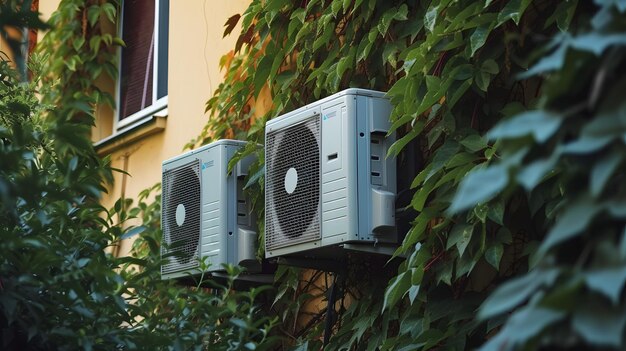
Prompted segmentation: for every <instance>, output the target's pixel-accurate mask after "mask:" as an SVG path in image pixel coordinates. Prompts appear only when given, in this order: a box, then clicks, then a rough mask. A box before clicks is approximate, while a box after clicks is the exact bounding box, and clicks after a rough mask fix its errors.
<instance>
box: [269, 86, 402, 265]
mask: <svg viewBox="0 0 626 351" xmlns="http://www.w3.org/2000/svg"><path fill="white" fill-rule="evenodd" d="M390 112H391V105H390V103H389V100H388V99H386V98H385V93H382V92H377V91H370V90H362V89H348V90H344V91H342V92H339V93H337V94H334V95H332V96H329V97H327V98H324V99H322V100H320V101H317V102H314V103H312V104H309V105H307V106H304V107H302V108H299V109H297V110H295V111H292V112H290V113H287V114H285V115H282V116H279V117H277V118H275V119H272V120H270V121H268V122H267V124H266V126H265V206H266V212H265V252H266V257H275V256H289V255H292V256H293V255H296V256H297V255H300V254H306V253H307V252H308V253H313V254H315V253H320V254H321V253H323V252H331V253H332V252H336V250H337V249H338V248H339V249H341V248H356V247H361V248H365V250H366V251H367V250H370V249H371V250H373V251H375V249H376V248H377V247H383V246H385V244H392V245H395V244H397V243H398V234H397V231H396V227H395V197H396V161H395V159H394V158H386V155H387V150H388V149H389V147H390V145H391V144H392V143H393V142H394V141H395V135H394V134H392V135H389V136H387V132H388V131H389V128H390V122H389V114H390ZM311 250H314V251H311Z"/></svg>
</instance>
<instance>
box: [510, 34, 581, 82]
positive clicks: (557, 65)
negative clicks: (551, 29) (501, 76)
mask: <svg viewBox="0 0 626 351" xmlns="http://www.w3.org/2000/svg"><path fill="white" fill-rule="evenodd" d="M569 40H570V38H569V36H566V35H561V36H557V37H556V38H555V39H554V41H555V42H557V43H558V42H563V44H561V45H559V46H558V48H557V49H556V50H555V51H554V52H553V53H552V54H550V55H548V56H543V58H542V59H541V60H539V62H537V63H536V64H534V65H533V66H532V67H531V68H530V69H529V70H528V71H526V72H524V73H522V74H520V75H519V77H520V79H526V78H529V77H532V76H535V75H538V74H541V73H546V72H550V71H556V70H559V69H561V68H562V67H563V65H564V64H565V55H566V54H567V45H566V43H567V42H568V41H569Z"/></svg>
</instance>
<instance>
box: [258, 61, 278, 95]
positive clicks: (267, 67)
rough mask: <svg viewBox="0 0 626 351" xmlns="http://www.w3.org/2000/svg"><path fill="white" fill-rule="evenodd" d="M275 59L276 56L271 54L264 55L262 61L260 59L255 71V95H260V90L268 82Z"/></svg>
mask: <svg viewBox="0 0 626 351" xmlns="http://www.w3.org/2000/svg"><path fill="white" fill-rule="evenodd" d="M273 61H274V57H272V56H270V55H265V56H263V58H262V59H261V61H259V64H258V65H257V67H256V72H255V73H254V96H259V92H260V91H261V89H262V88H263V87H264V86H265V84H267V78H268V77H269V75H270V71H271V68H272V63H273Z"/></svg>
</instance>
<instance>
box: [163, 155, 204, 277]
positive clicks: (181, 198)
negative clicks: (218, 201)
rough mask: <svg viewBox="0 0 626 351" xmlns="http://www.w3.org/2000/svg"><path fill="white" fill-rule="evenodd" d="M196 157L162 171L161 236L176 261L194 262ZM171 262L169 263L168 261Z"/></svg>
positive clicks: (197, 218) (197, 197) (197, 195)
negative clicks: (180, 165) (192, 160)
mask: <svg viewBox="0 0 626 351" xmlns="http://www.w3.org/2000/svg"><path fill="white" fill-rule="evenodd" d="M198 165H199V161H197V160H196V161H194V162H193V163H192V164H188V165H185V166H183V167H180V168H177V169H174V170H171V171H169V172H166V173H164V179H163V184H164V189H163V200H164V203H163V236H164V239H165V242H166V243H167V244H168V245H171V246H172V247H171V249H170V250H171V251H176V252H179V253H180V254H181V255H177V256H174V257H173V260H174V261H175V262H176V263H178V266H179V267H180V265H189V264H195V262H192V260H194V259H195V258H196V253H197V250H198V243H199V241H200V178H199V177H198V171H199V166H198ZM170 265H172V264H170Z"/></svg>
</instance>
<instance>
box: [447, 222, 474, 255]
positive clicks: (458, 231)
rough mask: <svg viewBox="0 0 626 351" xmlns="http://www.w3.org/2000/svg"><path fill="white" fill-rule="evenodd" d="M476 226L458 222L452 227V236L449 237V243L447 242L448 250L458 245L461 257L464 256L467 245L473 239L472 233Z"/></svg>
mask: <svg viewBox="0 0 626 351" xmlns="http://www.w3.org/2000/svg"><path fill="white" fill-rule="evenodd" d="M473 231H474V226H473V225H469V224H457V225H455V226H454V228H452V232H450V236H449V237H448V243H447V244H446V250H448V249H450V248H451V247H452V246H456V248H457V250H458V251H459V257H461V256H463V253H464V252H465V249H466V248H467V245H469V243H470V241H471V240H472V233H473Z"/></svg>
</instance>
